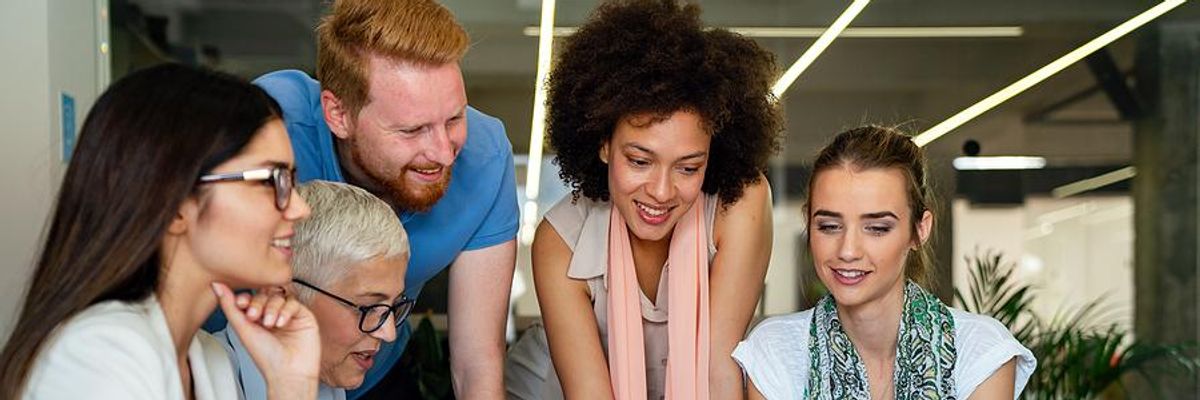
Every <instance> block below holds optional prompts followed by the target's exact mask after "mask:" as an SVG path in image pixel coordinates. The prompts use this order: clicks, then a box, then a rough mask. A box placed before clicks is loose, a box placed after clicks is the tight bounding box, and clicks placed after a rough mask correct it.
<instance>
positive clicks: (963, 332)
mask: <svg viewBox="0 0 1200 400" xmlns="http://www.w3.org/2000/svg"><path fill="white" fill-rule="evenodd" d="M950 314H951V315H952V316H953V317H954V336H955V337H954V347H955V350H956V352H957V354H956V363H957V364H956V365H955V368H954V381H955V383H956V385H957V386H958V392H959V397H961V398H968V397H969V396H970V394H971V393H972V392H974V390H975V387H977V386H979V384H980V383H983V381H984V380H987V378H988V377H991V376H992V374H993V373H995V372H996V370H998V369H999V368H1000V367H1001V366H1003V365H1004V364H1005V363H1007V362H1008V361H1009V360H1012V359H1013V358H1016V359H1017V375H1016V382H1014V383H1015V388H1014V393H1018V394H1019V393H1020V392H1021V390H1022V389H1023V388H1024V387H1025V383H1026V382H1028V380H1029V377H1030V376H1031V375H1032V374H1033V370H1034V369H1035V368H1036V367H1037V360H1036V359H1035V358H1034V357H1033V353H1032V352H1030V351H1029V349H1027V348H1025V346H1024V345H1022V344H1021V342H1018V341H1017V339H1016V338H1014V337H1013V335H1012V332H1010V331H1009V330H1008V327H1005V326H1004V324H1001V323H1000V321H997V320H996V319H994V318H992V317H989V316H986V315H979V314H973V313H969V312H966V311H962V310H959V309H956V308H951V309H950Z"/></svg>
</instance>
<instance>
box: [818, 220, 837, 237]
mask: <svg viewBox="0 0 1200 400" xmlns="http://www.w3.org/2000/svg"><path fill="white" fill-rule="evenodd" d="M816 228H817V232H821V233H825V234H834V233H837V232H839V231H841V229H842V224H839V223H837V222H833V221H817V223H816Z"/></svg>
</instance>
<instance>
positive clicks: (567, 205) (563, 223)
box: [545, 195, 597, 248]
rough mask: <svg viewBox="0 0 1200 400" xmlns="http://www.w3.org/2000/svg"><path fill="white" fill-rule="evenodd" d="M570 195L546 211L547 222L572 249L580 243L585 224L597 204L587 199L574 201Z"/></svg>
mask: <svg viewBox="0 0 1200 400" xmlns="http://www.w3.org/2000/svg"><path fill="white" fill-rule="evenodd" d="M571 197H572V196H570V195H568V196H565V197H563V198H562V200H559V201H558V203H555V204H554V206H552V207H550V209H549V210H547V211H546V215H545V218H546V222H548V223H549V224H550V227H552V228H554V231H555V232H556V233H558V236H559V237H562V239H563V241H564V242H566V243H567V244H568V245H569V246H570V247H571V248H574V247H575V243H576V242H578V241H579V235H580V234H581V233H582V232H581V231H582V228H583V222H584V221H585V220H587V218H588V214H589V213H590V212H591V211H590V210H591V209H592V208H594V207H595V206H596V204H597V202H595V201H592V200H591V199H588V198H586V197H580V198H579V199H572V198H571Z"/></svg>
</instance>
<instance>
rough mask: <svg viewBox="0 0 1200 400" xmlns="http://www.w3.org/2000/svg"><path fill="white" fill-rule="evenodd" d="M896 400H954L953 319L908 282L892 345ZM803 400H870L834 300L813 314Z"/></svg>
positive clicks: (935, 300) (824, 302)
mask: <svg viewBox="0 0 1200 400" xmlns="http://www.w3.org/2000/svg"><path fill="white" fill-rule="evenodd" d="M896 347H897V349H896V366H895V372H894V375H893V376H892V380H893V381H892V382H893V383H894V384H895V388H896V400H908V399H953V398H954V378H953V377H952V375H951V373H952V372H953V371H954V361H955V350H954V318H953V317H951V315H950V309H949V308H947V307H946V305H945V304H942V302H941V300H938V298H937V297H936V296H934V295H932V294H930V293H929V292H926V291H925V290H924V289H922V288H921V287H920V286H918V285H917V284H916V283H913V282H912V281H909V282H908V283H907V284H906V285H905V286H904V315H903V316H902V317H901V318H900V336H899V338H898V340H897V343H896ZM808 352H809V362H810V365H809V375H808V387H807V389H805V394H804V398H806V399H822V400H824V399H870V398H871V389H870V387H869V385H868V383H867V369H866V367H865V366H864V365H863V363H862V360H861V359H860V358H859V356H858V352H857V351H855V350H854V344H853V343H851V342H850V337H849V336H846V331H845V330H843V329H842V323H841V321H839V320H838V315H837V308H836V307H835V305H834V300H833V296H832V295H827V296H825V297H824V298H822V299H821V301H820V302H818V303H817V307H816V309H814V310H813V319H812V325H811V328H810V330H809V341H808Z"/></svg>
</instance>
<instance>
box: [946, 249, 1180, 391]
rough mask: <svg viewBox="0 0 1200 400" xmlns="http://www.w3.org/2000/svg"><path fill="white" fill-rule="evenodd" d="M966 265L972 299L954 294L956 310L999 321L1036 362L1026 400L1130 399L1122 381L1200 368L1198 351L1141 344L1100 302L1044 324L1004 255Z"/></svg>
mask: <svg viewBox="0 0 1200 400" xmlns="http://www.w3.org/2000/svg"><path fill="white" fill-rule="evenodd" d="M966 261H967V264H968V265H969V266H970V267H971V269H970V276H969V285H968V291H967V293H966V294H965V295H964V294H963V293H962V292H960V291H958V290H957V289H955V291H954V298H955V300H956V302H957V303H958V305H959V307H961V308H962V309H963V310H966V311H969V312H973V313H977V314H984V315H989V316H991V317H992V318H995V319H997V320H999V321H1000V322H1001V323H1003V324H1004V325H1005V326H1007V327H1008V328H1009V330H1011V331H1012V333H1013V336H1015V337H1016V339H1017V340H1019V341H1020V342H1021V343H1022V344H1024V345H1025V346H1026V347H1028V348H1029V349H1030V350H1031V351H1033V354H1034V356H1035V357H1036V358H1037V360H1038V367H1037V370H1036V371H1034V373H1033V376H1032V377H1030V378H1029V383H1028V385H1027V386H1026V387H1025V391H1024V397H1025V398H1031V399H1087V398H1094V397H1097V396H1101V395H1103V394H1108V395H1115V396H1118V397H1122V396H1124V397H1127V395H1128V393H1127V390H1126V387H1125V384H1124V383H1123V381H1122V379H1123V378H1128V377H1129V375H1130V374H1138V375H1141V376H1142V377H1144V378H1145V379H1146V380H1147V381H1150V382H1153V381H1154V377H1156V376H1162V375H1164V374H1165V375H1172V374H1175V375H1177V374H1194V373H1195V372H1196V370H1197V368H1200V358H1197V356H1196V349H1197V346H1196V345H1195V344H1192V343H1185V344H1158V343H1148V342H1145V341H1141V340H1138V339H1136V338H1134V337H1133V336H1132V334H1131V333H1130V332H1129V330H1128V329H1127V328H1125V327H1122V326H1121V325H1120V324H1118V323H1116V321H1115V319H1114V316H1113V315H1112V313H1109V312H1107V311H1106V310H1108V308H1107V307H1105V305H1104V304H1103V302H1102V301H1101V300H1100V299H1092V300H1090V301H1088V302H1086V303H1083V304H1082V305H1081V306H1076V307H1070V306H1068V307H1064V308H1063V309H1064V310H1065V311H1062V312H1059V313H1058V314H1057V315H1055V316H1054V317H1052V318H1050V319H1049V320H1044V319H1042V318H1039V317H1038V316H1037V315H1036V314H1035V313H1034V312H1033V309H1032V304H1033V302H1034V299H1035V297H1036V289H1035V288H1034V287H1033V286H1032V285H1030V284H1027V283H1023V282H1019V281H1017V280H1016V279H1014V277H1013V271H1014V269H1015V268H1014V264H1013V263H1011V262H1006V261H1005V260H1004V257H1003V255H1002V254H1000V253H996V252H988V253H984V254H983V255H977V256H975V257H970V256H968V257H967V258H966ZM1151 387H1153V385H1151Z"/></svg>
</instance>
